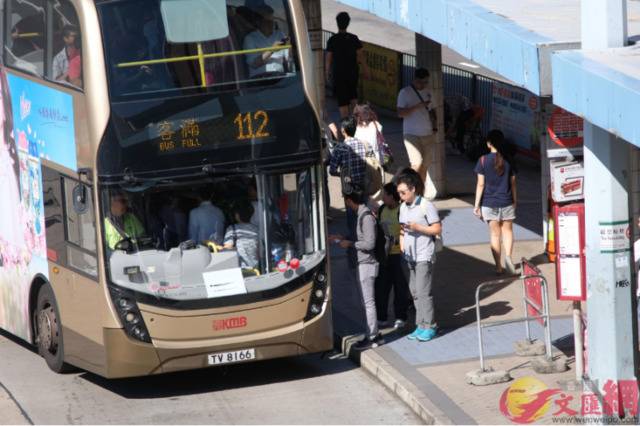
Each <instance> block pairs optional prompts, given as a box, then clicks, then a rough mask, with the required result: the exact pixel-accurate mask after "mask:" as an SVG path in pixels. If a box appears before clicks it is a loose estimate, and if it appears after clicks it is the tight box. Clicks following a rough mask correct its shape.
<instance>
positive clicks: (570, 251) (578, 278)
mask: <svg viewBox="0 0 640 426" xmlns="http://www.w3.org/2000/svg"><path fill="white" fill-rule="evenodd" d="M553 220H554V226H555V243H556V256H557V257H556V294H557V297H558V299H559V300H574V301H585V300H587V291H586V287H587V286H586V262H585V256H584V246H585V232H584V203H582V202H579V203H571V204H564V205H562V204H555V205H554V206H553Z"/></svg>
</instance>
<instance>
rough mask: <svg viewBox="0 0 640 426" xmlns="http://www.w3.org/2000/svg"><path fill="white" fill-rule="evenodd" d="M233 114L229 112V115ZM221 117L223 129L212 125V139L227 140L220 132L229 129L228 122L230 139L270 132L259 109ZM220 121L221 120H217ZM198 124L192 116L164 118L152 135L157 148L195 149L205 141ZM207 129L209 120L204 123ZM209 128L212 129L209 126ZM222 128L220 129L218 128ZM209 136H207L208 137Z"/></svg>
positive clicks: (165, 150)
mask: <svg viewBox="0 0 640 426" xmlns="http://www.w3.org/2000/svg"><path fill="white" fill-rule="evenodd" d="M231 117H233V116H231ZM231 117H229V118H228V119H225V123H224V124H223V125H224V127H226V129H224V130H222V129H216V130H215V131H214V132H212V134H214V135H215V139H216V142H221V143H225V142H229V139H228V138H225V137H224V135H225V134H228V133H229V131H230V130H231V129H230V128H229V125H230V124H231V125H232V126H233V136H232V138H233V140H235V141H245V140H255V139H264V138H268V137H270V136H271V132H270V130H269V128H270V126H269V114H268V113H267V112H266V111H263V110H259V111H255V112H246V113H238V114H237V115H236V116H235V117H233V122H232V123H229V121H231V120H230V118H231ZM220 124H222V123H220ZM202 126H203V125H202V124H201V123H200V122H199V121H198V120H197V119H196V118H186V119H181V120H164V121H161V122H159V123H156V125H155V131H156V137H157V139H158V151H159V152H160V153H171V152H176V151H186V150H198V149H201V148H202V147H203V145H208V144H210V142H209V143H207V141H206V139H209V138H205V137H204V134H205V133H204V132H203V129H202ZM206 127H209V129H211V127H213V126H211V125H210V124H208V123H207V126H206ZM212 130H213V129H212ZM221 130H222V131H221ZM209 140H210V139H209Z"/></svg>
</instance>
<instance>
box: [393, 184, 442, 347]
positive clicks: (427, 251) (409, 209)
mask: <svg viewBox="0 0 640 426" xmlns="http://www.w3.org/2000/svg"><path fill="white" fill-rule="evenodd" d="M397 182H398V194H399V195H400V199H401V200H402V202H403V203H402V205H401V206H400V225H401V226H402V228H401V229H402V230H401V232H400V247H401V249H402V253H403V255H404V258H405V260H406V262H407V266H408V267H409V289H410V291H411V295H412V296H413V301H414V304H415V307H416V329H415V330H414V331H413V333H411V334H410V335H409V336H407V337H408V338H409V339H410V340H419V341H421V342H427V341H429V340H431V339H433V338H434V337H435V336H436V333H437V324H436V322H435V315H434V300H433V291H432V290H433V272H434V271H433V265H434V262H435V258H436V255H435V238H436V236H437V235H440V233H441V232H442V225H441V224H440V217H439V215H438V210H437V209H436V207H435V206H434V205H433V203H431V202H429V201H428V200H426V199H425V198H424V197H423V196H422V195H420V194H419V193H418V192H417V188H419V187H420V185H421V184H422V182H420V178H419V177H418V176H416V175H415V174H413V173H407V174H402V175H400V176H398V178H397Z"/></svg>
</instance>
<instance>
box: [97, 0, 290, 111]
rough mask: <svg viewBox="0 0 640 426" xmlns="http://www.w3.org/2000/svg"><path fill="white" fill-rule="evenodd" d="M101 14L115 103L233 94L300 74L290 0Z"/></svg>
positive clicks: (133, 6) (149, 2) (124, 4)
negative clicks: (190, 93)
mask: <svg viewBox="0 0 640 426" xmlns="http://www.w3.org/2000/svg"><path fill="white" fill-rule="evenodd" d="M99 13H100V18H101V23H102V31H103V35H104V45H105V51H106V54H107V66H108V72H109V84H110V91H111V96H112V98H113V100H126V99H129V98H131V97H140V96H142V97H145V98H146V97H154V96H162V97H166V96H172V95H180V94H182V92H183V91H184V90H185V89H201V90H203V89H204V90H206V91H225V90H233V89H237V88H239V87H241V86H245V85H247V84H252V85H254V84H269V83H275V82H278V81H281V80H282V79H283V78H286V77H291V76H294V75H295V73H296V66H295V61H294V59H293V58H294V57H295V55H294V54H293V49H294V42H293V40H292V37H291V35H292V33H291V27H290V23H289V18H288V10H287V6H286V2H285V1H284V0H121V1H111V2H106V3H103V4H101V5H100V6H99ZM189 24H191V25H189Z"/></svg>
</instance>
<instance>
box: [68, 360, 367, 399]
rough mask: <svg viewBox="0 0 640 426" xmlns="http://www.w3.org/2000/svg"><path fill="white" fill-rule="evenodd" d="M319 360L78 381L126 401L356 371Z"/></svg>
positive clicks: (337, 362) (90, 377)
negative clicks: (90, 384)
mask: <svg viewBox="0 0 640 426" xmlns="http://www.w3.org/2000/svg"><path fill="white" fill-rule="evenodd" d="M320 357H321V355H320V354H312V355H305V356H301V357H290V358H281V359H275V360H267V361H259V362H252V363H247V364H236V365H231V366H227V367H217V368H205V369H201V370H191V371H184V372H178V373H167V374H160V375H155V376H146V377H135V378H127V379H105V378H102V377H100V376H96V375H95V374H92V373H87V372H85V373H82V374H80V375H79V378H81V379H84V380H86V381H88V382H91V383H93V384H95V385H97V386H100V387H102V388H104V389H106V390H108V391H111V392H114V393H116V394H118V395H120V396H122V397H123V398H131V399H154V398H171V397H175V398H176V399H178V398H179V397H180V396H185V395H194V394H202V393H208V392H216V391H225V390H229V389H239V388H245V387H252V386H260V385H267V384H271V383H282V382H287V381H296V380H304V379H309V378H313V377H318V376H325V375H330V374H338V373H342V372H345V371H349V370H352V369H355V368H357V366H355V365H353V363H351V362H349V360H345V359H336V360H331V359H329V358H326V357H324V356H323V358H324V359H323V360H322V361H321V362H318V358H320ZM314 358H315V359H314Z"/></svg>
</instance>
